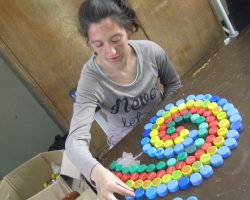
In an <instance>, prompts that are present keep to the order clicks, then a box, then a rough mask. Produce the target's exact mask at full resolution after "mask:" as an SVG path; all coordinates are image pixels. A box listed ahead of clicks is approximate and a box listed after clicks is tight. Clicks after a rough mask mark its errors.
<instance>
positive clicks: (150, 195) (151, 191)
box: [146, 187, 157, 199]
mask: <svg viewBox="0 0 250 200" xmlns="http://www.w3.org/2000/svg"><path fill="white" fill-rule="evenodd" d="M146 196H147V198H148V199H155V198H156V197H157V191H156V188H155V187H150V188H148V189H147V190H146Z"/></svg>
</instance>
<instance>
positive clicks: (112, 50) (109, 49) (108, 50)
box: [106, 45, 117, 57]
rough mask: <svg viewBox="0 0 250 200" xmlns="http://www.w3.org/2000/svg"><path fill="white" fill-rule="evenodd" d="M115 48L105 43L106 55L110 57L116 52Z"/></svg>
mask: <svg viewBox="0 0 250 200" xmlns="http://www.w3.org/2000/svg"><path fill="white" fill-rule="evenodd" d="M116 52H117V51H116V49H115V47H114V46H113V45H107V47H106V54H107V56H108V57H112V56H114V55H115V54H116Z"/></svg>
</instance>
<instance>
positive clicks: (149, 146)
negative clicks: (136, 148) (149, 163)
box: [142, 144, 152, 153]
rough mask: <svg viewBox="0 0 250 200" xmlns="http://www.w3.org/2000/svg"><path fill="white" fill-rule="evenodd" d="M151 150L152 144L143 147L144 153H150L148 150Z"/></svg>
mask: <svg viewBox="0 0 250 200" xmlns="http://www.w3.org/2000/svg"><path fill="white" fill-rule="evenodd" d="M150 148H152V146H151V144H145V145H143V147H142V151H143V152H144V153H148V150H149V149H150Z"/></svg>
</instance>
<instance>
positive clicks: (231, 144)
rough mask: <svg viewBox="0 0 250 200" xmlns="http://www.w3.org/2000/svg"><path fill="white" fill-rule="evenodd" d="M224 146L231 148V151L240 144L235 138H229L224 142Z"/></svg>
mask: <svg viewBox="0 0 250 200" xmlns="http://www.w3.org/2000/svg"><path fill="white" fill-rule="evenodd" d="M224 145H225V146H227V147H229V149H230V150H233V149H235V148H236V147H237V146H238V143H237V140H236V139H234V138H227V139H226V140H225V142H224Z"/></svg>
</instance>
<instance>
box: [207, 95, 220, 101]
mask: <svg viewBox="0 0 250 200" xmlns="http://www.w3.org/2000/svg"><path fill="white" fill-rule="evenodd" d="M219 99H220V97H219V96H217V95H213V96H212V97H211V98H210V99H209V101H210V102H217V101H219Z"/></svg>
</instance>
